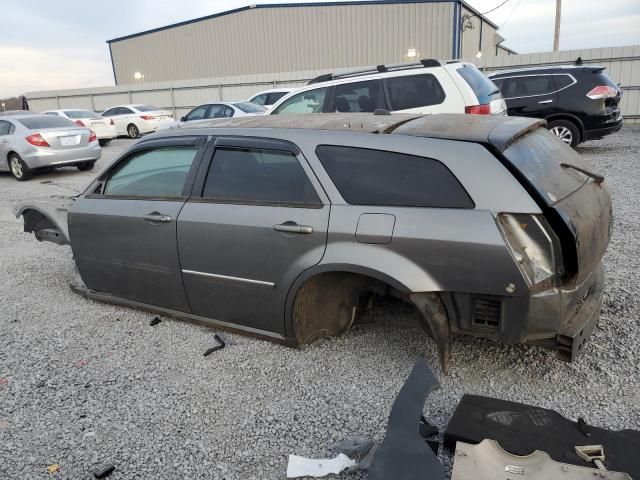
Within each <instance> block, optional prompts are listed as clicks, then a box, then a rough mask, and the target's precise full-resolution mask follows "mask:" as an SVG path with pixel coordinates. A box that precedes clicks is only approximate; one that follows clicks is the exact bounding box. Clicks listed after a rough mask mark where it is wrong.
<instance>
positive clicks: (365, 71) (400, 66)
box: [307, 58, 441, 85]
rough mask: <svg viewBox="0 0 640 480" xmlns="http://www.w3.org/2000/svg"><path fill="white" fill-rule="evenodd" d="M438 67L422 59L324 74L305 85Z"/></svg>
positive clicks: (432, 61)
mask: <svg viewBox="0 0 640 480" xmlns="http://www.w3.org/2000/svg"><path fill="white" fill-rule="evenodd" d="M439 66H441V63H440V62H439V61H438V60H434V59H433V58H424V59H422V60H420V61H418V62H411V63H395V64H392V65H376V66H375V67H367V68H360V69H357V70H349V71H347V72H342V73H325V74H323V75H318V76H317V77H315V78H313V79H311V80H309V81H308V82H307V85H313V84H314V83H322V82H328V81H330V80H336V79H338V78H349V77H359V76H361V75H371V74H374V73H385V72H390V71H394V72H397V71H401V70H410V69H413V68H432V67H439Z"/></svg>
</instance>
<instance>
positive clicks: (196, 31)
mask: <svg viewBox="0 0 640 480" xmlns="http://www.w3.org/2000/svg"><path fill="white" fill-rule="evenodd" d="M453 8H454V4H453V3H451V2H438V1H435V2H427V3H390V4H386V5H385V4H360V5H340V4H338V5H323V6H294V7H277V8H251V9H249V10H244V11H239V12H235V13H230V14H227V15H223V16H219V17H215V18H210V19H206V20H201V21H197V22H194V23H189V24H187V25H182V26H176V27H173V28H168V29H166V30H161V31H158V32H153V33H148V34H144V35H141V36H135V37H132V38H128V39H124V40H120V41H115V42H113V43H111V44H110V45H111V51H112V55H113V63H114V68H115V74H116V79H117V81H116V83H117V84H127V83H133V82H134V74H135V72H140V73H141V74H143V75H144V79H143V80H142V81H143V82H160V81H174V80H182V79H194V78H211V77H221V76H225V77H226V76H231V75H245V74H252V73H260V72H276V73H277V72H294V71H304V70H316V69H327V68H328V69H333V68H339V67H352V66H365V65H376V64H380V63H398V62H403V61H407V50H408V49H410V48H412V49H415V50H416V51H417V56H418V58H439V59H446V58H451V54H452V48H453V44H452V42H453Z"/></svg>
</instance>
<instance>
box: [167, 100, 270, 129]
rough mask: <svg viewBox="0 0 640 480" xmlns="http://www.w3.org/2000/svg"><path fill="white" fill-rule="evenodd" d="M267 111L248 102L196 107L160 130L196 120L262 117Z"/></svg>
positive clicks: (210, 104) (209, 104)
mask: <svg viewBox="0 0 640 480" xmlns="http://www.w3.org/2000/svg"><path fill="white" fill-rule="evenodd" d="M266 111H267V109H266V108H264V107H261V106H260V105H255V104H253V103H249V102H217V103H205V104H204V105H198V106H197V107H196V108H194V109H193V110H191V111H190V112H189V113H187V114H186V115H185V116H184V117H181V118H180V121H179V122H177V121H173V122H169V123H166V124H164V125H162V126H161V127H160V128H161V129H166V128H170V129H173V128H180V127H182V126H185V125H187V124H188V123H189V122H193V121H196V120H209V119H212V118H231V117H247V116H252V115H263V114H264V113H265V112H266Z"/></svg>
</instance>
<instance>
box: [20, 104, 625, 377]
mask: <svg viewBox="0 0 640 480" xmlns="http://www.w3.org/2000/svg"><path fill="white" fill-rule="evenodd" d="M543 127H544V121H542V120H535V119H527V118H517V117H497V116H486V117H484V116H475V115H474V116H465V115H432V116H419V115H402V114H399V115H368V114H362V115H353V114H352V115H334V114H327V115H312V116H305V117H299V116H298V117H296V116H289V115H287V116H276V117H246V118H239V119H229V120H218V121H211V122H210V123H209V124H208V125H206V126H202V124H201V125H199V126H198V127H197V128H184V129H181V130H178V131H167V132H162V133H156V134H154V135H152V136H149V137H146V138H144V139H143V140H142V141H140V142H138V143H137V144H136V145H135V146H133V147H132V148H131V149H130V150H129V151H127V152H126V153H125V154H124V155H123V156H122V157H121V158H118V159H117V160H115V161H114V162H113V163H112V164H111V165H110V166H109V167H107V168H106V169H105V170H104V171H103V173H101V174H100V176H98V177H97V178H96V179H95V180H94V181H93V182H92V183H91V184H90V186H89V187H88V188H87V189H86V191H85V192H84V193H83V194H82V195H79V196H78V197H75V198H70V199H66V200H63V201H59V200H51V201H44V202H37V201H30V202H27V203H25V204H23V205H21V206H19V207H18V208H17V210H16V214H17V215H18V216H20V215H23V216H24V223H25V231H28V232H34V233H35V235H36V237H37V238H38V239H39V240H50V241H53V242H55V243H58V244H70V245H71V248H72V250H73V256H74V259H75V262H76V265H77V267H78V270H79V273H80V276H81V277H82V280H83V284H81V285H77V286H76V290H77V291H79V292H81V293H83V294H84V295H86V296H87V297H89V298H92V299H97V300H104V301H109V302H115V303H119V304H125V305H129V306H133V307H140V308H145V309H150V310H153V311H156V312H160V313H162V314H166V315H172V316H175V317H178V318H183V319H189V320H193V321H199V322H206V323H209V324H212V325H218V326H224V327H233V328H235V329H240V330H244V331H247V332H251V333H253V334H258V335H263V336H266V337H269V338H272V339H277V340H280V341H284V342H288V343H291V344H303V343H308V342H311V341H313V340H315V339H317V338H319V337H325V336H332V335H338V334H340V333H342V332H343V331H345V330H347V329H348V328H349V327H350V326H351V325H352V324H353V322H354V321H356V320H357V318H358V316H359V315H361V314H362V313H363V311H364V310H365V308H366V306H367V304H368V301H367V300H368V297H369V296H370V295H371V294H374V293H375V294H380V295H388V294H389V295H396V296H398V297H401V298H403V299H406V300H407V301H409V302H411V303H413V304H414V305H415V306H416V307H417V308H418V309H419V311H420V312H421V313H422V314H423V315H422V316H421V317H422V318H423V325H424V327H425V328H426V330H427V332H428V333H429V334H430V335H431V337H432V338H433V339H434V340H435V341H436V342H437V344H438V347H439V350H440V355H441V361H442V363H443V366H446V364H447V360H448V358H449V353H450V345H451V337H452V335H453V334H468V335H474V336H479V337H484V338H490V339H495V340H501V341H505V342H508V343H519V342H523V343H529V344H538V345H543V346H547V347H549V348H555V349H557V351H558V354H559V356H560V358H562V359H564V360H567V361H570V360H573V359H574V358H575V356H576V355H577V354H578V353H579V352H580V350H581V349H582V348H583V345H584V343H585V340H586V339H587V338H588V337H589V336H590V334H591V332H592V331H593V329H594V327H595V325H596V322H597V320H598V316H599V312H600V305H601V299H602V289H603V278H604V277H603V270H602V265H601V259H602V256H603V254H604V252H605V250H606V248H607V245H608V243H609V238H610V232H611V221H612V211H611V199H610V196H609V193H608V191H607V189H606V187H605V186H604V184H603V178H602V177H600V176H599V175H597V174H596V173H593V172H592V168H591V167H590V166H589V165H588V164H587V163H586V162H584V161H583V160H582V159H581V158H580V156H579V155H578V154H577V153H576V152H574V151H573V150H572V149H571V148H570V147H568V146H567V145H565V144H564V143H562V142H561V141H559V140H558V139H557V138H556V137H555V136H554V135H553V134H551V133H550V132H548V131H547V130H546V129H545V128H543Z"/></svg>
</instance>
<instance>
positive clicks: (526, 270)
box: [498, 213, 561, 290]
mask: <svg viewBox="0 0 640 480" xmlns="http://www.w3.org/2000/svg"><path fill="white" fill-rule="evenodd" d="M498 225H499V226H500V230H501V231H502V235H503V237H504V239H505V240H506V243H507V246H508V247H509V250H510V251H511V255H512V256H513V258H514V260H515V261H516V263H517V264H518V268H519V269H520V271H521V272H522V273H523V276H524V277H525V279H526V281H527V284H528V285H529V286H530V287H533V286H534V285H535V286H536V290H544V289H548V288H551V287H552V286H553V285H554V284H555V282H556V274H557V273H561V268H560V267H559V265H561V259H560V258H561V257H560V242H559V240H558V238H557V237H556V236H555V234H554V233H553V230H551V227H550V226H549V225H548V224H547V222H546V220H545V218H544V217H543V216H541V215H530V214H522V213H501V214H499V215H498Z"/></svg>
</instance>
